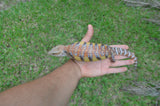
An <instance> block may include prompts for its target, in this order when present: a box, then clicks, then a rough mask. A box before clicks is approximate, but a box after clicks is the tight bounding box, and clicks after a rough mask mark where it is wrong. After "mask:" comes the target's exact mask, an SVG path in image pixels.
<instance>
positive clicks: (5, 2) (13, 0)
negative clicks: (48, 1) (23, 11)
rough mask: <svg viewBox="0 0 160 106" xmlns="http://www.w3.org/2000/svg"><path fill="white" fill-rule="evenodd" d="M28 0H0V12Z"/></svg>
mask: <svg viewBox="0 0 160 106" xmlns="http://www.w3.org/2000/svg"><path fill="white" fill-rule="evenodd" d="M28 1H30V0H1V1H0V11H2V10H6V9H8V8H9V7H11V6H13V5H16V4H17V3H19V2H28Z"/></svg>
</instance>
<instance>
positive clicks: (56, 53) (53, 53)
mask: <svg viewBox="0 0 160 106" xmlns="http://www.w3.org/2000/svg"><path fill="white" fill-rule="evenodd" d="M48 54H49V55H54V56H57V55H59V54H60V52H53V51H49V52H48Z"/></svg>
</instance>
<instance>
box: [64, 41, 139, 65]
mask: <svg viewBox="0 0 160 106" xmlns="http://www.w3.org/2000/svg"><path fill="white" fill-rule="evenodd" d="M64 52H65V53H66V54H67V55H68V56H70V57H71V58H73V59H75V60H77V61H85V62H90V61H98V60H103V59H106V58H110V59H111V61H112V62H115V56H116V55H122V56H127V57H128V58H131V59H134V61H135V67H137V57H135V55H134V53H131V52H130V51H128V50H126V49H122V48H117V47H110V46H108V45H103V44H95V43H90V42H76V43H73V44H71V45H68V46H65V47H64Z"/></svg>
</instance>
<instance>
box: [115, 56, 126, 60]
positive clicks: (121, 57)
mask: <svg viewBox="0 0 160 106" xmlns="http://www.w3.org/2000/svg"><path fill="white" fill-rule="evenodd" d="M126 58H128V57H127V56H115V59H116V60H120V59H126Z"/></svg>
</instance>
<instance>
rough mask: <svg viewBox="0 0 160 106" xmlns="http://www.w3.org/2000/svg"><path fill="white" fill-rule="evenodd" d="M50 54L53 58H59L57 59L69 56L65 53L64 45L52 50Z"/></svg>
mask: <svg viewBox="0 0 160 106" xmlns="http://www.w3.org/2000/svg"><path fill="white" fill-rule="evenodd" d="M48 54H49V55H52V56H57V57H61V56H66V55H67V54H66V53H65V52H64V46H63V45H58V46H56V47H54V48H52V50H50V51H49V52H48Z"/></svg>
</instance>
